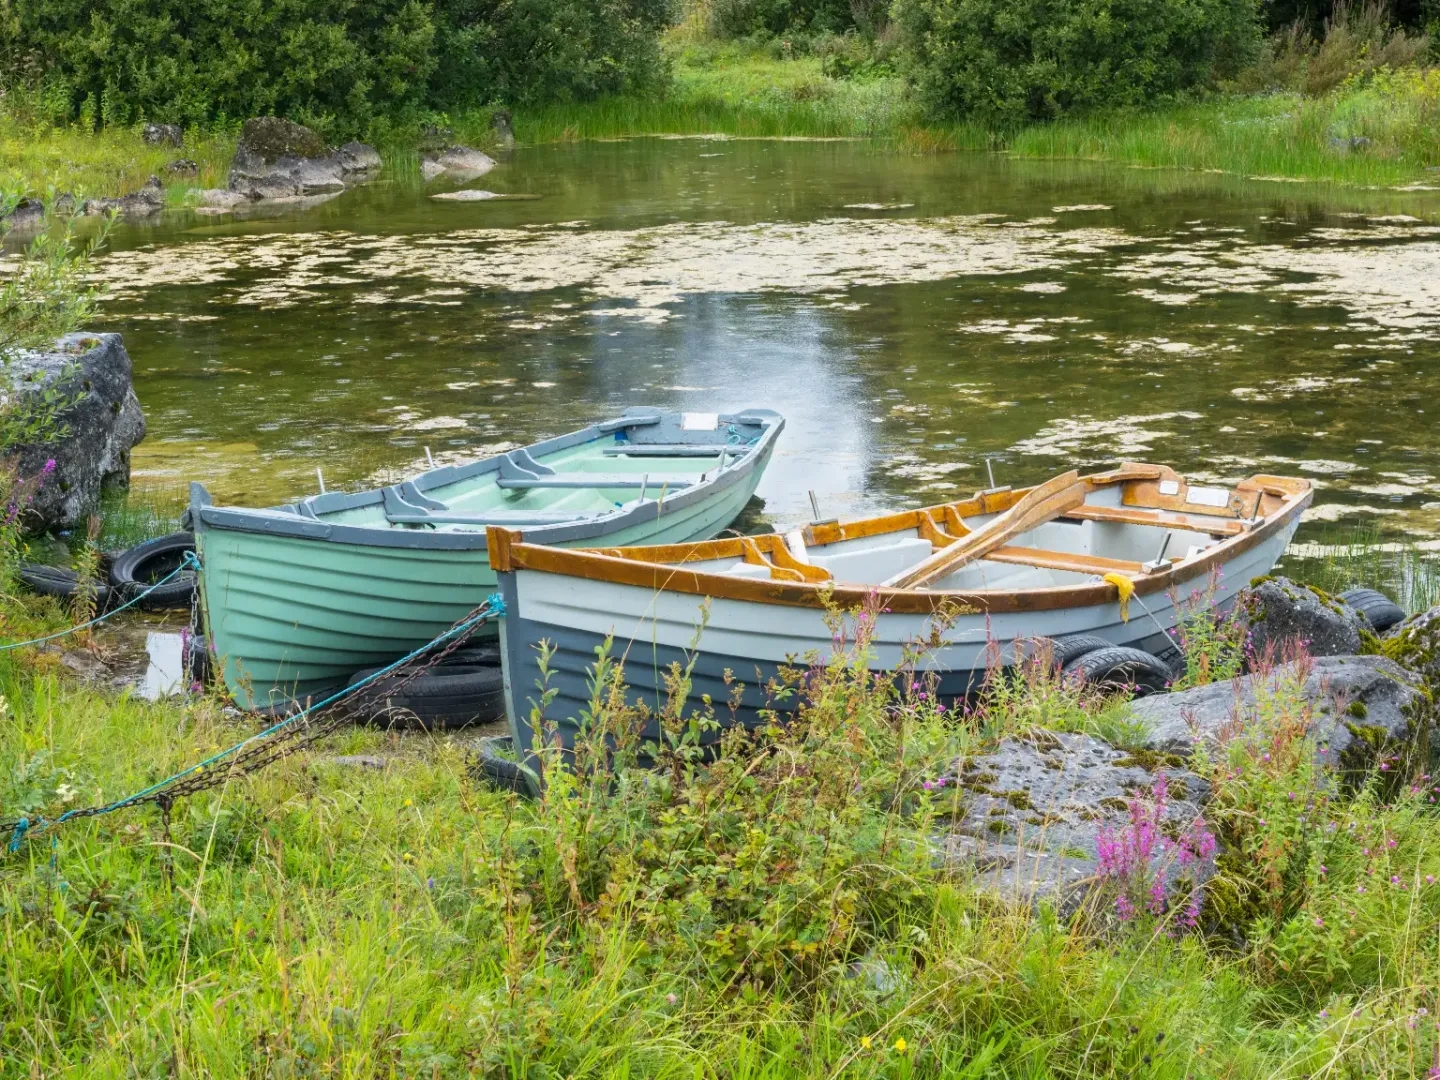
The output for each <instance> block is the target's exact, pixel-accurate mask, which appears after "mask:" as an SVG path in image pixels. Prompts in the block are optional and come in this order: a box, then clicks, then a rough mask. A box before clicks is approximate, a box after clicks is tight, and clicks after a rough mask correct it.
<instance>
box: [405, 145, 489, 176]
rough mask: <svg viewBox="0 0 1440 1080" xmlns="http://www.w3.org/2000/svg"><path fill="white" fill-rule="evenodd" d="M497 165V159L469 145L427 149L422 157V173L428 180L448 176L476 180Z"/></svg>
mask: <svg viewBox="0 0 1440 1080" xmlns="http://www.w3.org/2000/svg"><path fill="white" fill-rule="evenodd" d="M494 167H495V159H494V158H492V157H491V156H490V155H489V154H486V153H482V152H481V151H479V150H472V149H471V148H470V147H468V146H447V147H445V148H444V149H443V150H432V151H427V152H425V153H424V154H422V155H421V157H420V175H421V176H423V177H424V178H425V179H426V180H434V179H435V178H436V177H437V176H441V175H444V176H447V177H450V178H452V179H456V180H474V179H475V178H476V177H478V176H484V175H485V174H486V173H487V172H489V171H490V170H491V169H493V168H494Z"/></svg>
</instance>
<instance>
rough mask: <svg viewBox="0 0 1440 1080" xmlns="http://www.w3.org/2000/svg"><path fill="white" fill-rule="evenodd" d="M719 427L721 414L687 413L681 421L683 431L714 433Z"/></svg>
mask: <svg viewBox="0 0 1440 1080" xmlns="http://www.w3.org/2000/svg"><path fill="white" fill-rule="evenodd" d="M719 426H720V414H719V413H713V412H687V413H684V414H683V415H682V417H681V419H680V430H681V431H714V430H715V429H716V428H717V427H719Z"/></svg>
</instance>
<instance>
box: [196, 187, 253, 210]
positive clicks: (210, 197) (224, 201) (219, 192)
mask: <svg viewBox="0 0 1440 1080" xmlns="http://www.w3.org/2000/svg"><path fill="white" fill-rule="evenodd" d="M191 194H193V195H196V196H198V199H199V203H198V205H199V206H200V207H201V208H202V209H207V210H233V209H234V208H235V207H236V206H239V205H240V204H241V203H245V202H249V201H250V200H249V199H248V198H246V197H245V196H244V195H242V194H241V193H240V192H238V191H227V190H226V189H225V188H203V189H195V188H192V189H191Z"/></svg>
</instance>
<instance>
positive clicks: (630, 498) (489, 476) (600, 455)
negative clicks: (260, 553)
mask: <svg viewBox="0 0 1440 1080" xmlns="http://www.w3.org/2000/svg"><path fill="white" fill-rule="evenodd" d="M779 422H780V418H779V416H778V415H776V414H774V413H770V412H764V411H757V412H754V413H753V414H751V413H737V414H733V415H722V414H718V413H686V412H671V413H666V412H660V411H659V410H648V411H637V412H635V413H631V414H627V415H626V416H623V417H620V418H619V419H616V420H611V421H607V422H606V423H603V424H597V425H595V426H594V427H592V428H589V429H586V430H585V431H581V432H576V433H574V434H572V435H569V436H561V437H559V438H556V439H551V440H549V441H547V442H543V443H538V444H536V445H534V446H530V447H522V448H519V449H516V450H511V451H509V452H507V453H503V454H500V455H497V456H496V457H493V458H487V459H485V460H482V461H476V462H471V463H468V464H465V465H458V466H447V467H443V468H438V469H432V470H430V471H428V472H425V473H421V474H420V475H418V476H416V477H414V478H413V479H411V480H406V481H403V482H401V483H398V484H391V485H388V486H386V487H382V488H377V489H374V490H371V491H367V492H362V493H360V494H358V495H353V494H342V493H332V494H328V495H326V494H322V495H316V496H312V497H310V498H308V499H305V500H303V501H301V502H299V503H297V504H295V505H294V506H293V507H290V508H288V509H291V510H292V511H293V512H295V513H298V514H300V515H302V516H304V517H311V518H317V519H323V520H325V521H329V522H334V523H336V524H344V525H361V526H369V527H380V528H384V527H390V528H428V529H441V530H447V529H467V528H468V529H475V528H484V527H485V526H487V525H510V526H515V527H523V526H531V527H534V526H540V525H552V524H559V523H563V522H574V521H578V520H584V519H586V518H595V517H599V516H602V515H607V514H612V513H614V512H616V511H617V509H618V510H629V509H633V508H635V507H637V506H638V505H640V504H641V503H645V502H659V503H663V502H664V501H665V500H666V499H667V498H669V497H671V496H674V495H676V494H679V493H680V492H683V491H685V490H686V489H688V488H691V487H694V486H695V485H696V484H700V483H704V482H706V481H708V480H713V479H715V478H716V477H717V476H719V475H720V474H722V473H724V472H726V471H727V470H733V469H737V468H740V467H742V466H743V465H744V464H745V463H746V462H747V460H748V459H749V458H750V457H751V456H752V455H753V454H755V453H756V452H757V451H758V450H759V449H760V447H761V446H762V445H763V443H764V441H765V440H764V439H763V436H764V435H765V433H766V431H767V430H768V429H771V428H774V427H776V426H777V425H778V424H779Z"/></svg>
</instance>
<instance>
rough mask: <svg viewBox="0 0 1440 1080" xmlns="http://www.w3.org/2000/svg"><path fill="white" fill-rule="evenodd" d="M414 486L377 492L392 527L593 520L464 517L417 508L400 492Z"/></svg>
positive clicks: (492, 513)
mask: <svg viewBox="0 0 1440 1080" xmlns="http://www.w3.org/2000/svg"><path fill="white" fill-rule="evenodd" d="M407 487H408V488H413V487H414V485H413V484H409V483H406V484H392V485H391V486H389V487H385V488H381V489H380V496H381V499H382V500H383V502H384V506H385V520H387V521H389V522H390V523H391V524H392V525H430V526H439V525H479V526H484V525H508V526H510V527H512V528H515V527H523V526H526V525H530V526H535V525H563V524H565V523H566V522H572V521H578V520H583V518H584V517H593V516H594V515H592V514H587V515H581V516H578V517H577V515H575V514H563V513H562V514H543V513H536V512H535V511H533V510H486V511H484V512H483V513H479V514H466V513H462V512H460V511H454V510H450V509H449V508H448V507H447V506H446V505H445V504H444V503H440V502H436V501H435V500H434V499H425V502H426V503H427V504H428V505H425V506H417V505H416V504H414V503H412V502H410V501H409V499H407V498H406V497H405V495H406V494H408V493H406V492H404V490H403V489H405V488H407Z"/></svg>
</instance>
